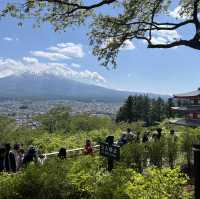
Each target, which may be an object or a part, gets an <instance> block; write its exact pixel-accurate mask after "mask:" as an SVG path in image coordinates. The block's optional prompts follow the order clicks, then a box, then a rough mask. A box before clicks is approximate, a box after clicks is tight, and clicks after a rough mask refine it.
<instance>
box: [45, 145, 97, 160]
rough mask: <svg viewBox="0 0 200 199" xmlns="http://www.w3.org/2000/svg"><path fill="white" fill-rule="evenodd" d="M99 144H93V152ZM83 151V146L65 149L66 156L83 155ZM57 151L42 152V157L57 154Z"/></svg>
mask: <svg viewBox="0 0 200 199" xmlns="http://www.w3.org/2000/svg"><path fill="white" fill-rule="evenodd" d="M99 147H100V145H95V146H93V147H92V148H93V152H94V153H95V152H97V151H98V150H99ZM83 151H84V148H76V149H69V150H66V152H67V157H73V156H79V155H83ZM58 153H59V152H51V153H44V154H42V155H43V156H44V157H47V158H48V157H51V156H55V155H58Z"/></svg>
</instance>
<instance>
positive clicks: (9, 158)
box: [5, 151, 16, 172]
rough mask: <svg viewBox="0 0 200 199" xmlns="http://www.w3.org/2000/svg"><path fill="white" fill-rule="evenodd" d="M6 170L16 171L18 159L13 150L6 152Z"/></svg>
mask: <svg viewBox="0 0 200 199" xmlns="http://www.w3.org/2000/svg"><path fill="white" fill-rule="evenodd" d="M5 170H6V171H7V172H16V161H15V155H14V153H13V152H11V151H10V152H8V153H6V156H5Z"/></svg>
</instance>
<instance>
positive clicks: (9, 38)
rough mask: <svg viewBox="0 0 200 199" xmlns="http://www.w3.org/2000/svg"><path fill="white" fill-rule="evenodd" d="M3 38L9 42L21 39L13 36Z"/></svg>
mask: <svg viewBox="0 0 200 199" xmlns="http://www.w3.org/2000/svg"><path fill="white" fill-rule="evenodd" d="M3 40H4V41H8V42H11V41H19V39H18V38H11V37H3Z"/></svg>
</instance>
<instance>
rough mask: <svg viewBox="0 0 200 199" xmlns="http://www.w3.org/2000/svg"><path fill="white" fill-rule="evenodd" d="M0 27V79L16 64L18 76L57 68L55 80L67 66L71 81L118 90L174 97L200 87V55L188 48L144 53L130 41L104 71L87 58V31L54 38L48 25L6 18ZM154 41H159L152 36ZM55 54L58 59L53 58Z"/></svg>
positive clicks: (138, 43)
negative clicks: (75, 80) (37, 24)
mask: <svg viewBox="0 0 200 199" xmlns="http://www.w3.org/2000/svg"><path fill="white" fill-rule="evenodd" d="M0 27H1V29H0V45H1V48H0V77H1V68H3V69H2V71H3V72H4V74H5V73H6V74H11V70H12V72H13V71H14V72H13V73H15V72H16V73H18V71H17V70H16V71H15V70H14V67H16V65H17V67H18V66H20V67H21V68H23V70H21V69H20V70H21V72H22V71H25V69H24V68H25V67H26V70H29V69H31V71H32V72H33V71H34V70H39V69H38V68H39V67H44V68H45V69H44V70H50V71H52V70H54V69H53V68H54V67H57V69H58V71H57V74H58V75H59V74H60V73H63V72H62V71H63V67H66V68H67V71H66V75H69V77H71V78H73V79H77V80H80V81H84V82H88V83H95V84H99V85H103V86H105V87H109V88H114V89H121V90H129V91H139V92H152V93H160V94H175V93H179V92H185V91H190V90H194V89H196V88H198V87H199V86H200V52H199V51H197V50H193V49H190V48H187V47H178V48H173V49H167V50H166V49H147V48H146V45H145V44H144V43H143V42H141V41H132V43H129V45H128V46H127V49H124V50H121V52H120V54H119V57H118V62H117V68H116V69H111V68H110V69H109V70H108V69H106V68H104V67H102V66H101V65H100V63H99V62H98V61H97V58H96V57H94V56H93V55H92V54H91V50H92V49H91V47H90V46H89V41H88V38H87V36H86V33H87V31H88V29H87V27H86V26H85V27H79V28H74V29H69V30H67V31H66V32H61V33H55V32H54V31H53V30H52V28H51V26H50V25H48V24H43V25H42V26H41V28H36V29H33V27H32V22H31V21H26V22H25V23H24V25H23V27H22V28H19V27H18V26H17V22H16V20H15V19H8V18H7V19H4V20H1V21H0ZM188 35H190V30H188V29H187V30H186V34H185V36H188ZM155 39H158V40H159V39H161V40H162V37H161V36H160V35H157V36H156V35H155ZM71 47H72V48H71ZM62 50H67V53H66V52H65V54H63V52H62ZM68 50H69V51H68ZM70 50H72V52H70ZM38 51H39V53H38ZM41 52H42V53H43V54H42V53H41ZM48 52H50V53H51V54H50V57H49V54H48V55H47V53H48ZM58 52H59V53H60V52H61V58H60V57H57V58H54V57H53V56H58V54H59V53H58ZM45 53H46V54H45ZM52 53H53V54H52ZM41 54H42V55H41ZM44 54H45V56H44ZM59 56H60V55H59ZM62 56H65V57H62ZM12 64H13V66H12V67H10V65H12ZM59 64H60V65H59ZM60 66H61V68H59V67H60ZM6 67H8V68H9V70H6V69H5V68H6ZM27 68H28V69H27ZM44 70H43V72H44ZM59 72H60V73H59ZM19 74H20V72H19ZM61 75H63V74H61ZM2 77H3V76H2Z"/></svg>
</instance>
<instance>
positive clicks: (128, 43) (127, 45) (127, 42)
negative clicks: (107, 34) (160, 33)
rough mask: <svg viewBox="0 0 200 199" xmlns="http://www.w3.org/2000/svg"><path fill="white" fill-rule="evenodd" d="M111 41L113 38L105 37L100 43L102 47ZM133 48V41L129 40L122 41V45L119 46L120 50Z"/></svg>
mask: <svg viewBox="0 0 200 199" xmlns="http://www.w3.org/2000/svg"><path fill="white" fill-rule="evenodd" d="M112 42H113V39H112V38H110V39H107V40H106V41H105V42H104V43H103V44H102V46H101V47H102V48H106V47H107V46H109V45H110V44H111V43H112ZM133 49H135V46H134V45H133V43H132V42H131V41H130V40H125V41H124V43H123V44H122V46H121V47H120V50H123V51H126V50H133Z"/></svg>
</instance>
